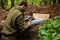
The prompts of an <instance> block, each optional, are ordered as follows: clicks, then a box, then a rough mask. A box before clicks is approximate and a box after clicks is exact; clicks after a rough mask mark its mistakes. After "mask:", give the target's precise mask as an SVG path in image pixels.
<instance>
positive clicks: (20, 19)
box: [16, 14, 25, 30]
mask: <svg viewBox="0 0 60 40" xmlns="http://www.w3.org/2000/svg"><path fill="white" fill-rule="evenodd" d="M16 21H17V26H18V27H19V30H24V26H25V25H24V16H23V15H22V14H21V15H20V16H19V17H18V19H17V20H16Z"/></svg>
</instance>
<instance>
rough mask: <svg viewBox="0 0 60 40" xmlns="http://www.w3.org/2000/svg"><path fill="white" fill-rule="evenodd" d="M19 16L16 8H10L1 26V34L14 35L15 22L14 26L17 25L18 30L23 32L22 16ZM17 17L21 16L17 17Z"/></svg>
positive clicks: (18, 10)
mask: <svg viewBox="0 0 60 40" xmlns="http://www.w3.org/2000/svg"><path fill="white" fill-rule="evenodd" d="M21 14H22V12H21V11H20V9H18V8H16V7H14V8H12V9H11V10H10V11H9V13H8V15H7V19H6V21H5V23H4V25H3V29H2V33H5V34H12V33H15V32H16V31H17V30H16V27H17V26H16V25H15V21H17V22H16V24H18V27H19V29H20V30H23V29H24V16H23V15H21ZM19 15H21V16H20V17H18V16H19ZM17 17H18V19H17ZM16 19H17V20H16Z"/></svg>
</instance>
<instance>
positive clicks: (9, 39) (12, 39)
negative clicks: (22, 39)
mask: <svg viewBox="0 0 60 40" xmlns="http://www.w3.org/2000/svg"><path fill="white" fill-rule="evenodd" d="M1 40H17V39H16V37H13V36H4V35H2V36H1Z"/></svg>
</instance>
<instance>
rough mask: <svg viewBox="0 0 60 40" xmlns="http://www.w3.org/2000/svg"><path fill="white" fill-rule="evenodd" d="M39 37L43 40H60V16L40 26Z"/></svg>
mask: <svg viewBox="0 0 60 40" xmlns="http://www.w3.org/2000/svg"><path fill="white" fill-rule="evenodd" d="M38 36H39V38H40V39H41V40H60V16H56V17H54V20H51V19H49V20H48V22H45V23H44V24H43V25H42V26H40V27H39V29H38ZM40 39H39V40H40Z"/></svg>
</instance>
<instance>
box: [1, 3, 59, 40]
mask: <svg viewBox="0 0 60 40" xmlns="http://www.w3.org/2000/svg"><path fill="white" fill-rule="evenodd" d="M7 13H8V12H7V11H5V10H2V9H0V31H1V28H2V25H3V23H2V20H5V19H6V15H7ZM25 13H27V14H28V13H29V14H32V13H41V14H42V13H43V14H45V13H46V14H51V16H50V18H53V17H54V16H57V15H60V4H50V5H40V6H28V9H27V10H26V12H25ZM38 27H39V26H38V25H35V26H34V27H32V28H30V29H29V30H28V32H27V33H26V34H25V35H24V40H38V36H37V29H38Z"/></svg>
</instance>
